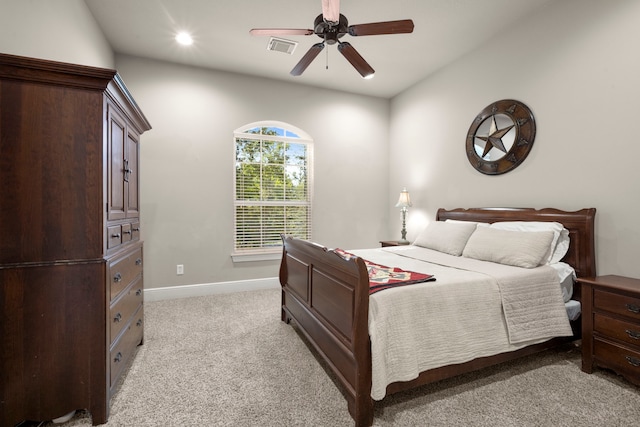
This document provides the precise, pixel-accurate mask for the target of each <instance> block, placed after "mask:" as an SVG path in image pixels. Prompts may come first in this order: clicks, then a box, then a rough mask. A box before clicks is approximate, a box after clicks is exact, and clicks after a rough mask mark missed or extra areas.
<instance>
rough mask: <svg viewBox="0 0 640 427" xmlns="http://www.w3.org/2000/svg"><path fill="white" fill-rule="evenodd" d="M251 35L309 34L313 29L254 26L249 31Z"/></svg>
mask: <svg viewBox="0 0 640 427" xmlns="http://www.w3.org/2000/svg"><path fill="white" fill-rule="evenodd" d="M249 34H251V35H252V36H310V35H311V34H313V30H304V29H297V28H254V29H252V30H250V31H249Z"/></svg>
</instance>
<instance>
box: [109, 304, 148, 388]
mask: <svg viewBox="0 0 640 427" xmlns="http://www.w3.org/2000/svg"><path fill="white" fill-rule="evenodd" d="M130 320H131V321H130V322H129V323H128V324H127V325H126V329H125V330H124V331H123V332H122V335H120V336H119V337H118V339H117V340H116V341H115V342H114V343H113V345H112V346H111V350H110V352H109V356H110V360H111V375H110V380H111V384H110V387H113V386H114V385H115V384H116V383H117V381H118V377H119V376H120V374H121V373H122V371H123V370H124V368H125V367H126V366H127V364H128V362H129V360H130V359H131V355H132V354H133V353H134V351H135V349H136V346H137V345H138V344H140V341H142V336H143V331H144V305H141V306H140V308H139V309H138V311H137V312H136V313H135V314H134V315H133V317H132V318H131V319H130Z"/></svg>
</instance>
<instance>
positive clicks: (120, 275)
mask: <svg viewBox="0 0 640 427" xmlns="http://www.w3.org/2000/svg"><path fill="white" fill-rule="evenodd" d="M113 281H114V282H116V283H118V282H122V274H120V273H116V275H115V276H113Z"/></svg>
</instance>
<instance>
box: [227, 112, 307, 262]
mask: <svg viewBox="0 0 640 427" xmlns="http://www.w3.org/2000/svg"><path fill="white" fill-rule="evenodd" d="M300 134H302V132H301V131H299V130H295V129H293V128H292V127H291V126H289V125H286V124H284V123H278V122H276V123H273V122H261V123H258V124H255V123H254V124H252V125H248V126H247V127H245V128H243V129H242V130H240V131H236V132H235V245H234V253H235V254H236V255H238V254H261V253H271V252H275V253H280V250H281V246H282V241H281V238H280V234H290V235H294V236H296V237H300V238H303V239H310V238H311V191H310V189H311V154H312V142H311V140H310V139H309V138H308V137H306V135H300Z"/></svg>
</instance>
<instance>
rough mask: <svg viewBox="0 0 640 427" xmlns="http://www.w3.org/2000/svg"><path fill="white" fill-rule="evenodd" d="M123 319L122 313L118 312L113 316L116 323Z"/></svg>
mask: <svg viewBox="0 0 640 427" xmlns="http://www.w3.org/2000/svg"><path fill="white" fill-rule="evenodd" d="M121 320H122V314H120V313H118V314H116V315H115V316H114V317H113V321H114V322H115V323H119V322H120V321H121Z"/></svg>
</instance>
